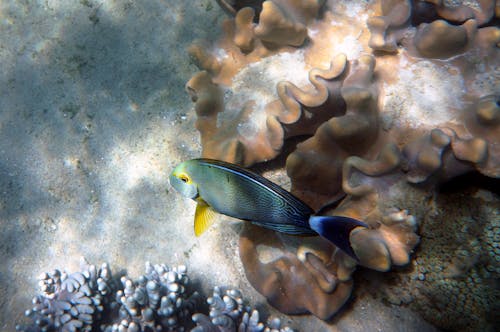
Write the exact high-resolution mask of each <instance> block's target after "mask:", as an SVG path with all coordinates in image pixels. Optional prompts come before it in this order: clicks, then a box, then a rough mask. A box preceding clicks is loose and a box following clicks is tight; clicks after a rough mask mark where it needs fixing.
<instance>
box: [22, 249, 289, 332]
mask: <svg viewBox="0 0 500 332" xmlns="http://www.w3.org/2000/svg"><path fill="white" fill-rule="evenodd" d="M81 269H82V270H81V271H80V272H75V273H71V274H68V273H66V272H62V273H61V272H60V271H59V270H55V271H53V272H51V273H44V274H43V275H42V276H41V277H40V283H39V284H40V287H41V291H42V293H41V294H39V295H37V296H35V297H34V298H33V304H34V307H33V308H32V309H30V310H27V311H26V313H25V314H26V316H28V317H30V318H31V319H32V321H33V323H32V324H30V325H18V326H16V330H17V331H26V332H35V331H105V332H117V331H120V332H127V331H128V332H140V331H184V330H186V329H188V328H190V327H192V326H193V324H192V323H191V317H192V321H193V322H195V323H196V324H197V326H196V327H194V328H193V330H192V331H198V332H199V331H226V332H236V331H248V332H258V331H268V332H270V331H282V332H291V331H293V330H292V329H290V328H289V327H287V326H283V327H281V321H280V319H279V318H273V317H270V318H269V322H268V323H267V324H264V323H262V322H260V321H259V312H258V311H257V310H254V309H252V308H251V307H250V306H248V305H247V304H246V302H245V301H244V299H243V297H242V295H241V293H240V291H239V290H236V289H229V290H227V291H226V292H225V294H223V293H222V291H221V289H220V288H219V287H216V288H215V289H214V291H213V294H212V296H211V297H209V298H208V299H207V303H208V304H209V306H210V313H209V316H207V315H205V314H204V313H201V312H199V311H198V310H199V309H200V307H201V301H202V296H201V295H200V294H199V293H198V292H196V291H195V292H189V291H188V288H189V287H191V285H190V280H189V277H188V275H187V269H186V267H185V266H183V265H181V266H178V267H172V268H171V267H168V266H166V265H164V264H161V265H152V264H150V263H149V262H147V263H146V271H145V274H144V275H142V276H140V277H139V279H137V280H135V281H134V280H132V279H130V278H128V277H127V276H125V275H124V276H122V277H121V278H119V280H118V279H117V277H113V276H112V274H111V271H110V269H109V266H108V265H107V264H102V266H101V268H100V269H99V270H97V269H96V267H95V266H94V265H91V264H89V263H88V262H87V261H86V260H85V259H84V258H82V260H81ZM120 285H121V286H120Z"/></svg>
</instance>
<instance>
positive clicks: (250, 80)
mask: <svg viewBox="0 0 500 332" xmlns="http://www.w3.org/2000/svg"><path fill="white" fill-rule="evenodd" d="M431 2H432V3H431ZM431 2H424V1H403V0H388V1H385V0H382V1H381V2H378V3H380V4H381V6H380V9H379V8H375V6H371V5H367V4H364V7H362V10H360V11H359V12H355V13H347V11H346V13H347V14H346V15H347V16H349V15H351V16H349V17H348V18H346V17H347V16H346V17H343V18H342V19H339V20H337V15H339V13H340V12H341V9H342V6H343V5H344V6H347V5H346V4H344V3H341V4H337V3H336V4H331V3H328V4H327V6H333V7H327V8H326V12H325V13H324V14H323V16H322V18H321V21H319V22H314V20H313V18H317V14H318V8H320V7H321V5H322V2H317V1H308V2H300V4H299V2H297V1H290V0H289V1H287V0H282V1H265V2H263V7H262V8H263V10H262V12H260V13H259V12H258V10H256V9H257V7H255V6H254V8H242V9H239V10H237V11H235V13H234V15H235V18H234V20H230V21H228V22H226V24H225V28H226V36H225V38H224V39H223V40H222V41H221V42H220V43H219V44H218V47H219V49H216V50H210V49H201V48H199V47H198V48H193V50H192V55H194V56H195V58H197V59H198V63H199V64H200V66H201V67H202V68H204V69H206V70H207V71H208V72H209V73H210V75H208V74H200V75H202V76H203V75H208V76H205V77H203V80H201V79H198V80H199V81H200V82H203V83H204V84H205V86H203V85H202V84H196V83H197V80H194V81H193V82H190V83H189V84H188V90H189V91H190V92H191V93H192V95H193V96H194V99H196V100H197V104H196V107H195V108H196V111H197V113H198V115H199V116H198V121H197V126H198V128H199V130H200V132H201V134H202V144H203V155H204V156H206V157H211V158H217V159H223V160H226V161H232V162H237V163H240V164H243V165H251V164H253V163H256V162H260V161H265V160H268V159H271V158H274V157H275V156H277V155H278V154H279V153H280V151H281V149H282V145H283V142H284V140H285V139H286V138H289V137H293V136H297V135H312V136H311V137H310V138H308V139H306V140H304V141H303V142H302V143H300V144H298V146H297V148H296V150H295V151H294V152H292V153H291V154H290V155H289V157H288V158H287V162H286V170H287V173H288V175H289V176H290V179H291V181H292V191H293V193H294V194H296V195H297V196H298V197H300V198H301V199H303V200H304V201H306V202H307V203H308V204H310V205H311V206H312V207H313V208H314V209H316V210H319V209H321V214H327V215H342V216H348V217H353V218H357V219H361V220H363V221H365V222H366V223H367V224H368V225H369V227H368V228H359V229H356V230H354V231H353V232H352V233H351V237H350V241H351V246H352V247H353V250H354V251H355V252H356V254H357V256H358V257H359V262H356V261H354V260H353V259H352V258H350V257H348V256H347V255H345V254H344V253H343V252H341V251H340V250H336V249H335V248H334V247H333V246H331V245H330V244H328V243H327V242H326V241H325V240H323V239H321V238H316V239H307V240H303V239H300V240H293V239H290V238H289V237H281V236H278V235H276V234H274V233H271V234H269V235H266V236H265V238H266V239H267V240H265V239H264V238H263V236H262V234H263V232H262V231H260V230H259V232H252V231H251V229H246V230H245V231H244V232H243V234H242V237H241V242H240V255H241V260H242V262H243V264H244V267H245V273H246V275H247V278H248V280H249V281H250V283H251V284H252V285H253V286H254V287H255V288H256V289H257V290H258V291H259V292H261V293H262V294H263V295H264V296H265V297H266V298H267V299H268V301H269V302H270V303H271V304H273V305H274V306H276V307H277V308H278V309H279V310H282V311H284V312H287V313H304V312H311V313H313V314H315V315H316V316H318V317H320V318H323V319H326V318H328V317H331V316H332V315H333V314H334V313H335V312H336V311H337V310H338V309H339V308H340V307H341V306H342V305H343V303H344V302H345V301H346V300H347V298H348V297H349V294H350V292H351V289H352V273H353V272H354V270H355V269H356V266H357V265H362V266H365V267H369V268H371V269H375V270H378V271H387V270H390V269H391V268H392V267H393V266H403V265H408V263H409V262H410V257H411V254H412V252H413V250H414V248H415V246H416V245H417V243H418V241H419V237H418V236H417V234H416V229H417V222H418V221H419V220H420V219H421V217H422V213H423V212H422V202H423V201H425V199H424V197H425V195H426V193H425V191H423V190H421V187H422V186H413V185H411V184H409V182H410V183H419V184H421V183H424V184H428V185H429V186H427V187H426V188H432V185H434V184H436V183H441V182H443V181H447V180H449V179H451V178H453V177H455V176H457V175H461V174H464V173H466V172H469V171H474V170H476V171H479V172H481V173H483V174H485V175H488V176H493V177H499V176H500V172H499V165H500V160H499V158H500V157H499V155H500V154H499V152H500V151H499V150H500V148H499V145H498V141H499V139H500V138H499V137H498V133H499V132H500V130H499V122H500V120H499V115H498V114H499V106H498V105H499V103H498V100H499V97H498V95H497V91H498V86H499V85H498V79H497V77H496V76H494V75H488V73H498V69H497V68H498V66H499V63H498V59H500V57H499V56H498V54H499V48H498V46H499V42H500V30H499V29H498V28H497V27H492V26H486V27H482V26H484V25H485V23H486V22H487V21H488V22H489V19H488V17H490V18H491V15H490V14H489V13H490V11H491V10H490V7H489V5H488V3H487V2H486V1H481V2H480V6H479V7H477V8H472V9H471V8H469V7H468V6H466V5H464V4H463V3H462V2H460V4H459V5H457V6H454V8H453V11H454V14H453V15H454V16H453V17H454V18H453V19H451V18H450V17H451V16H448V13H449V12H451V7H450V3H449V2H443V1H431ZM233 3H234V2H233ZM378 3H377V4H378ZM308 4H312V5H311V7H307V6H308ZM452 7H453V6H452ZM465 7H467V8H469V9H467V8H465ZM307 8H312V9H311V10H310V11H308V9H307ZM483 12H484V13H483ZM366 13H369V15H370V16H371V18H370V19H369V22H368V25H369V28H370V32H371V35H369V33H367V32H365V31H366V29H365V26H364V22H363V21H361V20H359V19H358V17H363V15H366ZM464 13H465V14H464ZM377 15H378V16H377ZM450 15H451V14H450ZM353 17H354V18H353ZM365 17H367V16H365ZM443 19H444V20H443ZM357 20H359V21H361V22H357ZM346 22H347V24H348V25H349V27H348V28H347V29H341V28H339V26H341V25H342V24H344V25H345V24H346ZM411 24H415V25H418V27H417V28H415V27H413V26H411ZM478 26H479V27H480V28H479V29H478ZM329 29H331V30H329ZM325 31H328V32H325ZM346 31H348V32H349V33H351V34H357V35H356V37H355V38H352V39H351V40H356V41H357V42H358V44H355V45H356V49H357V50H359V52H358V53H356V52H354V54H360V53H361V52H363V50H364V51H368V52H369V51H370V50H369V49H368V48H367V46H368V44H369V45H370V46H371V49H372V50H375V51H376V52H374V53H373V54H372V55H368V54H362V53H361V54H362V55H361V56H358V55H356V56H354V57H353V56H352V55H350V56H349V55H348V56H346V55H343V54H341V55H336V56H334V55H333V54H328V52H327V51H325V49H327V50H332V49H335V48H329V46H328V42H329V41H330V39H329V38H326V37H331V36H333V35H336V34H337V35H338V34H342V33H344V32H346ZM306 36H307V37H306ZM369 37H371V38H370V41H368V38H369ZM306 38H309V42H308V43H305V41H306V40H307V39H306ZM339 40H340V39H339ZM343 42H345V39H343ZM343 42H342V43H343ZM330 43H331V42H330ZM349 45H351V44H349ZM359 45H361V46H359ZM290 46H293V47H290ZM327 46H328V47H327ZM358 46H359V47H358ZM297 47H300V48H297ZM221 50H223V51H224V52H221ZM384 52H386V53H385V54H384ZM387 52H389V54H387ZM221 54H222V56H221ZM348 57H349V59H348ZM495 70H496V72H495ZM280 77H281V78H280ZM242 87H244V88H245V89H247V90H245V91H247V92H245V93H242V92H241V91H242V90H244V89H243V88H242ZM248 91H250V92H248ZM222 98H223V99H224V102H223V103H222V102H221V100H222ZM235 100H236V101H237V102H235ZM198 103H200V104H198ZM414 196H415V197H417V198H414ZM411 197H413V198H411ZM409 198H411V199H409ZM415 202H418V203H415ZM331 203H334V204H332V207H329V204H331ZM406 208H407V209H408V210H410V211H411V213H412V214H415V217H414V216H413V215H410V214H409V212H406V211H405V209H406ZM266 233H267V232H266ZM297 242H300V243H297ZM310 243H313V244H312V245H310V247H308V245H309V244H310ZM265 247H266V248H268V249H265V250H264V249H263V248H265ZM269 248H271V249H269ZM269 252H272V253H274V254H275V256H273V258H272V259H269V258H266V255H268V254H269ZM290 271H294V273H290ZM311 294H314V296H311Z"/></svg>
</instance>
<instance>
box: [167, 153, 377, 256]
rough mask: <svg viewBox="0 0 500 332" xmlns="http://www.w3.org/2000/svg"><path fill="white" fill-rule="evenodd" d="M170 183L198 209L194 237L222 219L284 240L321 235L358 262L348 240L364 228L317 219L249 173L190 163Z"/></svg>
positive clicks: (226, 165)
mask: <svg viewBox="0 0 500 332" xmlns="http://www.w3.org/2000/svg"><path fill="white" fill-rule="evenodd" d="M169 181H170V184H171V186H172V187H173V188H174V189H175V190H177V191H178V192H179V193H180V194H181V195H182V196H184V197H186V198H190V199H192V200H194V201H196V203H197V205H196V211H195V217H194V233H195V235H196V236H200V235H201V234H203V233H204V232H205V231H206V230H207V229H208V228H209V227H210V226H211V225H212V224H213V222H214V220H215V218H216V216H217V214H223V215H226V216H230V217H234V218H237V219H241V220H245V221H249V222H251V223H253V224H255V225H257V226H260V227H264V228H267V229H271V230H273V231H277V232H281V233H285V234H290V235H301V236H317V235H319V236H321V237H323V238H325V239H327V240H328V241H330V242H332V243H333V244H334V245H335V246H337V247H338V248H340V249H341V250H343V251H344V252H345V253H347V254H348V255H349V256H351V257H352V258H354V259H356V260H358V258H357V256H356V254H355V252H354V250H353V248H352V247H351V245H350V242H349V235H350V233H351V231H352V230H354V229H355V228H356V227H365V228H366V227H368V225H367V224H365V223H364V222H362V221H360V220H357V219H354V218H350V217H345V216H322V215H319V216H317V215H315V214H314V210H313V209H312V208H311V207H309V206H308V205H307V204H306V203H304V202H303V201H302V200H300V199H299V198H298V197H296V196H294V195H293V194H292V193H290V192H289V191H287V190H285V189H283V188H281V187H280V186H278V185H277V184H275V183H274V182H272V181H270V180H268V179H266V178H265V177H263V176H261V175H259V174H257V173H254V172H251V171H250V170H247V169H245V168H242V167H240V166H238V165H235V164H231V163H227V162H223V161H219V160H214V159H205V158H199V159H191V160H187V161H184V162H182V163H180V164H179V165H177V166H176V167H175V168H174V169H173V171H172V172H171V174H170V176H169Z"/></svg>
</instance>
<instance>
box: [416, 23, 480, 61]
mask: <svg viewBox="0 0 500 332" xmlns="http://www.w3.org/2000/svg"><path fill="white" fill-rule="evenodd" d="M476 30H477V23H476V21H474V20H469V21H467V22H465V23H464V24H463V25H460V26H454V25H451V24H449V23H448V22H446V21H444V20H437V21H434V22H432V23H430V24H426V23H422V24H421V25H419V27H418V30H417V33H416V34H415V38H414V44H415V47H416V48H417V50H418V52H419V54H420V55H421V56H424V57H427V58H448V57H450V56H452V55H455V54H458V53H462V52H464V51H465V50H466V48H467V46H469V45H470V41H471V40H473V39H474V35H475V34H476Z"/></svg>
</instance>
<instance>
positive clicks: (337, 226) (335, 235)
mask: <svg viewBox="0 0 500 332" xmlns="http://www.w3.org/2000/svg"><path fill="white" fill-rule="evenodd" d="M309 226H310V227H311V228H312V229H313V230H314V231H315V232H316V233H318V234H319V235H320V236H322V237H324V238H325V239H327V240H328V241H330V242H332V243H333V244H334V245H336V246H337V247H339V248H340V249H341V250H343V251H344V252H345V253H346V254H348V255H349V256H351V257H352V258H354V259H355V260H358V257H356V254H355V253H354V250H353V249H352V247H351V243H350V242H349V235H350V234H351V231H352V230H353V229H354V228H356V227H359V226H361V227H368V225H366V224H365V223H363V222H361V221H359V220H356V219H353V218H349V217H342V216H311V217H310V218H309Z"/></svg>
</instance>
